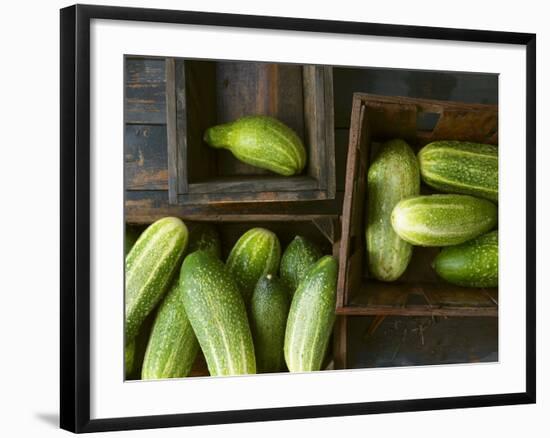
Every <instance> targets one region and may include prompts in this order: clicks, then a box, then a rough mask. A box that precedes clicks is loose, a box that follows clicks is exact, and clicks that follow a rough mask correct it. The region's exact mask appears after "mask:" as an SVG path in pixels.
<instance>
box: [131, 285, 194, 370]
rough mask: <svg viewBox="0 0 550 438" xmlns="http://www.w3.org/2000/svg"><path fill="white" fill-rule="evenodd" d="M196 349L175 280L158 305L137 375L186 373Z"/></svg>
mask: <svg viewBox="0 0 550 438" xmlns="http://www.w3.org/2000/svg"><path fill="white" fill-rule="evenodd" d="M198 351H199V343H198V342H197V338H196V336H195V333H194V332H193V328H192V327H191V324H190V323H189V319H188V318H187V314H186V313H185V307H184V305H183V296H182V291H181V288H180V284H179V281H177V280H176V281H174V282H173V284H172V287H171V289H170V291H169V292H168V294H167V295H166V297H165V298H164V299H163V300H162V303H161V304H160V306H159V309H158V311H157V315H156V318H155V323H154V324H153V328H152V330H151V335H150V336H149V342H148V344H147V350H146V352H145V357H144V359H143V366H142V369H141V378H142V379H143V380H148V379H168V378H172V377H186V376H187V375H188V374H189V372H190V371H191V367H192V366H193V362H194V361H195V358H196V356H197V352H198Z"/></svg>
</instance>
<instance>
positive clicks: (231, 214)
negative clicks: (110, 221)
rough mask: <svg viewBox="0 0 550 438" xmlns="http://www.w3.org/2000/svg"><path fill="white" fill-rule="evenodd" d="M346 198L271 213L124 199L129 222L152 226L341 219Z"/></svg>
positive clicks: (148, 194)
mask: <svg viewBox="0 0 550 438" xmlns="http://www.w3.org/2000/svg"><path fill="white" fill-rule="evenodd" d="M342 199H343V194H342V193H338V194H337V197H336V199H334V200H326V201H304V202H300V203H284V202H273V203H270V204H269V205H270V207H271V208H270V211H269V212H267V213H266V210H265V207H264V206H262V205H261V204H259V203H257V202H248V203H243V204H239V208H238V210H236V209H235V206H234V205H233V204H230V203H228V204H210V205H200V204H185V205H174V204H170V203H169V202H168V192H167V191H156V190H149V191H135V190H128V191H127V192H126V197H125V215H126V218H125V219H126V222H128V223H132V224H149V223H152V222H154V221H156V220H158V219H161V218H162V217H165V216H178V217H181V218H182V219H184V220H200V221H218V220H234V221H243V220H244V221H246V220H257V218H260V219H261V218H265V217H266V216H267V217H272V218H274V219H273V220H287V221H292V220H299V218H300V217H302V218H304V219H315V218H319V217H322V216H326V215H329V216H330V215H332V216H338V215H339V214H340V211H341V205H342Z"/></svg>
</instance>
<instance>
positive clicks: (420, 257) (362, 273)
mask: <svg viewBox="0 0 550 438" xmlns="http://www.w3.org/2000/svg"><path fill="white" fill-rule="evenodd" d="M388 108H389V111H388ZM385 110H386V111H387V112H384V110H383V109H381V108H380V107H376V106H375V107H374V109H369V110H366V112H365V114H366V115H365V117H364V118H363V119H362V120H363V123H364V124H365V126H364V127H363V130H362V131H361V132H362V134H363V139H362V141H363V142H367V145H366V146H367V147H366V148H365V149H364V150H366V151H367V157H366V160H365V169H364V172H367V171H368V168H369V165H370V163H371V162H372V160H373V159H374V157H376V155H377V153H378V151H379V150H380V147H381V146H382V144H383V143H384V142H385V141H388V140H391V139H394V138H403V139H404V140H406V141H407V143H408V144H409V145H410V146H411V148H412V149H413V151H414V152H415V153H417V152H418V151H419V150H420V149H421V148H422V147H423V146H425V145H426V144H427V143H429V142H431V141H433V140H434V132H435V130H436V129H438V128H441V126H443V129H445V126H446V124H447V123H446V121H445V120H444V121H443V123H441V124H440V125H439V126H438V123H439V122H440V120H441V118H442V117H444V116H445V112H444V111H443V112H440V110H437V111H439V112H436V111H434V112H430V111H422V110H421V109H420V108H415V109H414V110H412V111H411V110H407V109H405V110H401V109H398V110H396V109H395V108H392V107H391V106H388V107H386V108H385ZM392 111H393V112H392ZM458 113H459V111H457V114H458ZM451 117H453V119H454V122H455V124H454V125H453V129H454V132H444V133H443V135H445V137H443V138H445V139H451V140H463V141H479V142H483V143H490V144H495V143H497V135H498V129H497V125H496V123H494V121H492V119H491V118H490V117H487V118H486V119H485V118H484V117H479V120H481V122H479V123H478V124H477V125H476V123H475V118H476V114H475V113H466V112H462V113H461V114H460V115H458V116H456V115H453V116H451ZM457 120H458V123H457ZM461 120H462V121H461ZM472 121H474V122H473V123H472ZM472 133H473V134H472ZM471 135H474V136H476V137H475V138H469V136H471ZM443 138H438V139H443ZM359 171H362V169H361V170H359ZM364 181H365V182H364V183H365V184H366V178H365V180H364ZM354 184H355V190H356V191H359V192H361V190H360V188H359V187H358V186H359V184H363V179H362V178H357V179H356V181H355V182H354ZM364 189H365V193H366V187H365V188H364ZM434 193H440V192H438V191H436V190H434V189H431V188H430V187H428V186H427V185H426V184H424V183H423V182H422V183H421V194H425V195H429V194H434ZM354 202H356V203H360V204H355V207H360V208H356V209H355V214H358V213H357V211H358V210H359V211H360V212H361V213H360V214H361V215H362V216H361V218H360V220H359V221H357V222H356V223H355V229H353V230H351V236H350V247H351V250H350V253H351V254H352V255H353V257H354V258H355V260H354V262H353V263H354V264H355V267H354V268H353V267H352V269H350V270H349V275H350V276H351V278H350V279H349V283H348V284H349V285H350V286H349V287H348V289H347V295H346V299H345V303H344V306H345V307H347V308H348V310H346V311H343V312H341V313H345V314H354V311H353V308H356V309H360V310H357V312H356V314H360V315H383V314H387V315H437V314H439V313H440V314H441V315H447V316H452V315H456V316H463V315H465V314H468V315H471V316H497V312H498V288H466V287H459V286H455V285H452V284H450V283H447V282H446V281H444V280H443V279H441V278H439V277H438V276H437V274H436V273H435V271H434V270H433V268H432V266H431V265H432V262H433V260H434V258H435V257H436V255H437V254H438V253H439V251H440V248H425V247H418V246H415V247H414V249H413V255H412V258H411V261H410V263H409V266H408V267H407V270H406V271H405V272H404V274H403V275H402V276H401V277H400V278H399V279H398V280H396V281H394V282H382V281H379V280H376V279H374V278H373V277H371V275H370V273H369V269H368V266H367V260H366V250H365V244H366V242H365V237H364V230H365V221H366V211H365V210H364V209H365V204H366V203H365V199H356V200H355V201H354ZM358 262H359V263H358ZM350 309H351V310H350ZM442 309H443V310H442Z"/></svg>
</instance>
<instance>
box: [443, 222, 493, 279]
mask: <svg viewBox="0 0 550 438" xmlns="http://www.w3.org/2000/svg"><path fill="white" fill-rule="evenodd" d="M433 267H434V269H435V271H436V272H437V274H438V275H439V276H440V277H441V278H443V279H444V280H445V281H448V282H449V283H451V284H456V285H458V286H466V287H497V286H498V231H492V232H490V233H487V234H484V235H482V236H479V237H477V238H475V239H472V240H469V241H468V242H465V243H463V244H461V245H456V246H450V247H448V248H443V250H442V251H441V252H440V253H439V254H438V255H437V257H436V258H435V260H434V263H433Z"/></svg>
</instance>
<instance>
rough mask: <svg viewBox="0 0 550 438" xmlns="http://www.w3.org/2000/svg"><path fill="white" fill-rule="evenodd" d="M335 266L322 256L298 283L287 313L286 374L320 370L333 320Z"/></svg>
mask: <svg viewBox="0 0 550 438" xmlns="http://www.w3.org/2000/svg"><path fill="white" fill-rule="evenodd" d="M337 275H338V266H337V263H336V259H335V258H334V257H332V256H324V257H322V258H321V259H320V260H319V261H318V262H317V263H315V265H313V267H312V268H311V269H310V270H309V271H308V273H307V275H306V277H305V278H304V279H303V280H302V281H301V282H300V285H299V286H298V289H297V290H296V293H295V294H294V297H293V298H292V303H291V305H290V311H289V314H288V321H287V324H286V332H285V346H284V352H285V361H286V364H287V367H288V369H289V371H291V372H300V371H319V370H320V369H321V367H322V365H323V359H324V357H325V354H326V351H327V347H328V342H329V339H330V335H331V333H332V326H333V324H334V320H335V317H336V279H337Z"/></svg>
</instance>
